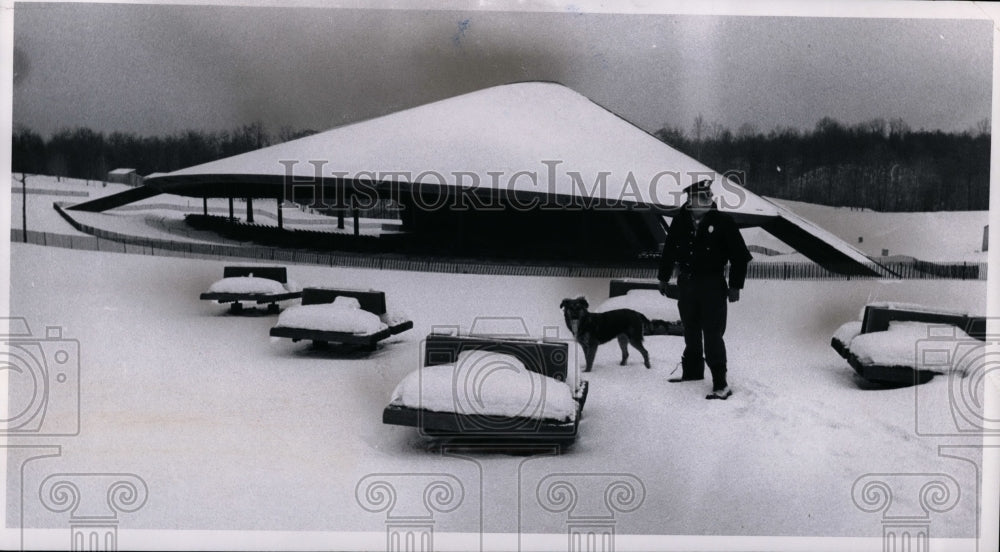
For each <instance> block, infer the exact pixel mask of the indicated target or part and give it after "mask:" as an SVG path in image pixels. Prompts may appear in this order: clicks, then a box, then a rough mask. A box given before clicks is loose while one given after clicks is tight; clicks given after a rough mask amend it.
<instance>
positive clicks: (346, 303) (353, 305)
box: [331, 295, 361, 310]
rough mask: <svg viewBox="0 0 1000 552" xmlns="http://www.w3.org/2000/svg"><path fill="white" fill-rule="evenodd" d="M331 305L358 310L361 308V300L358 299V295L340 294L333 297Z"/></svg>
mask: <svg viewBox="0 0 1000 552" xmlns="http://www.w3.org/2000/svg"><path fill="white" fill-rule="evenodd" d="M331 305H333V306H334V307H336V308H338V309H348V310H357V309H360V308H361V302H360V301H358V299H357V297H347V296H346V295H338V296H337V297H335V298H334V299H333V303H331Z"/></svg>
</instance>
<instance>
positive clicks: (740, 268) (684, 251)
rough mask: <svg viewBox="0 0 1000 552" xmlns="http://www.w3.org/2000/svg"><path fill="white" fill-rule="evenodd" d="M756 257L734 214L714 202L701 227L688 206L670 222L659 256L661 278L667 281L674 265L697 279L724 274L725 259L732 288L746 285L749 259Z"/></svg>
mask: <svg viewBox="0 0 1000 552" xmlns="http://www.w3.org/2000/svg"><path fill="white" fill-rule="evenodd" d="M751 258H753V256H752V255H750V251H748V250H747V246H746V243H745V242H744V241H743V236H742V235H741V234H740V230H739V227H738V226H736V221H734V220H733V217H731V216H729V215H728V214H726V213H723V212H721V211H719V210H718V208H717V207H716V206H715V205H712V207H711V208H710V209H709V211H708V212H706V213H705V216H704V217H703V218H702V219H701V224H700V226H699V227H698V228H695V227H694V221H693V220H692V219H691V213H690V212H688V210H687V209H686V208H685V209H684V210H682V211H681V212H680V213H678V214H677V215H676V216H674V219H673V220H672V221H671V223H670V229H669V230H668V231H667V241H666V243H664V244H663V254H662V255H661V257H660V271H659V279H660V280H662V281H664V282H666V281H667V280H669V279H670V276H671V275H672V274H673V271H674V266H677V267H678V268H679V269H680V273H681V274H682V275H685V274H686V275H688V276H690V277H691V278H693V279H695V280H701V279H708V278H721V277H722V276H723V271H724V270H725V267H726V263H727V262H728V263H730V267H729V288H730V289H743V282H744V280H746V276H747V263H749V262H750V259H751Z"/></svg>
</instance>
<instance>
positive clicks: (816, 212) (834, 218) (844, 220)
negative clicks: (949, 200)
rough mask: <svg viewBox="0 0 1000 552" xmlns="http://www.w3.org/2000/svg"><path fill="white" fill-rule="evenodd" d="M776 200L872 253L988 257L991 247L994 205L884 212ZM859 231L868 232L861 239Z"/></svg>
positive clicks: (944, 258)
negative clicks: (986, 242)
mask: <svg viewBox="0 0 1000 552" xmlns="http://www.w3.org/2000/svg"><path fill="white" fill-rule="evenodd" d="M771 201H774V202H775V203H778V204H779V205H782V206H784V207H787V208H789V209H791V210H792V211H794V212H795V213H796V214H797V215H799V216H801V217H803V218H805V219H808V220H810V221H811V222H814V223H815V224H816V225H818V226H820V227H822V228H825V229H827V230H829V231H830V232H832V233H833V234H835V235H837V237H839V238H840V239H842V240H844V241H846V242H847V243H849V244H852V245H854V246H855V247H857V248H858V249H860V250H861V251H864V252H865V253H866V254H867V255H869V256H881V255H882V250H883V249H888V250H889V255H907V256H910V257H916V258H918V259H921V260H924V261H936V262H961V261H970V262H971V261H976V262H986V252H984V251H983V250H982V248H983V227H984V226H986V225H987V224H989V211H942V212H933V213H880V212H877V211H871V210H860V211H859V210H852V209H849V208H847V207H827V206H825V205H815V204H812V203H802V202H798V201H788V200H784V199H771ZM859 237H860V238H863V241H862V242H861V243H858V238H859ZM760 245H765V246H766V244H764V243H762V244H760ZM776 249H779V248H776ZM785 249H787V246H786V247H785ZM779 250H782V249H779Z"/></svg>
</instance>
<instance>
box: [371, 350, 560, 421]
mask: <svg viewBox="0 0 1000 552" xmlns="http://www.w3.org/2000/svg"><path fill="white" fill-rule="evenodd" d="M390 404H393V405H397V406H405V407H409V408H417V409H426V410H431V411H434V412H454V413H458V414H477V415H486V416H504V417H524V418H535V419H542V420H556V421H569V420H573V419H575V418H576V401H574V400H573V395H572V393H571V391H570V386H569V385H567V384H565V383H563V382H561V381H559V380H556V379H553V378H550V377H547V376H543V375H541V374H537V373H535V372H531V371H529V370H528V369H527V368H525V367H524V364H522V363H521V361H519V360H518V359H517V358H515V357H513V356H511V355H505V354H500V353H495V352H491V351H483V350H472V351H463V352H462V353H460V354H459V355H458V359H457V362H456V363H455V364H442V365H438V366H425V367H423V368H420V369H418V370H415V371H413V372H410V373H409V374H408V375H407V376H406V377H405V378H403V380H402V381H401V382H399V385H397V386H396V389H395V390H394V391H393V392H392V399H391V401H390Z"/></svg>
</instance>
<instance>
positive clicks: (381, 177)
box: [145, 82, 875, 273]
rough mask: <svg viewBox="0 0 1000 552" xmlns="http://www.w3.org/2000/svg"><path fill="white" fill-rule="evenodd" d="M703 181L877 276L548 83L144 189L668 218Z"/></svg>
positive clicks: (799, 243)
mask: <svg viewBox="0 0 1000 552" xmlns="http://www.w3.org/2000/svg"><path fill="white" fill-rule="evenodd" d="M705 178H711V179H712V180H713V184H712V189H713V192H714V193H715V196H716V198H717V204H718V205H719V209H720V210H722V211H726V212H729V213H730V214H732V215H733V216H734V218H736V219H737V221H738V222H739V223H740V224H741V225H743V226H757V225H760V226H762V227H763V228H764V229H765V230H768V231H769V232H771V233H772V234H774V235H775V236H776V237H778V238H779V239H783V240H784V241H786V242H788V243H790V245H791V244H792V243H791V242H793V241H794V242H795V244H796V245H795V246H796V247H797V248H798V249H800V251H802V252H803V253H804V254H806V255H807V256H811V257H813V258H814V260H816V261H817V262H820V263H821V264H824V265H825V266H833V264H837V263H839V264H846V265H849V266H853V267H854V268H855V269H856V270H855V271H860V272H862V273H872V272H875V271H873V270H870V269H863V270H857V269H860V265H864V266H866V267H868V266H871V265H872V262H871V260H870V259H868V258H867V257H866V256H865V255H864V254H863V253H861V252H860V251H858V250H857V249H855V248H853V247H852V246H850V245H849V244H847V243H845V242H843V241H842V240H839V239H837V238H836V237H834V236H832V235H830V234H829V233H826V232H822V231H818V230H819V229H818V228H816V227H815V226H813V225H810V224H808V222H807V221H804V220H803V219H801V218H800V217H797V216H796V215H794V214H793V213H790V212H789V211H788V210H787V209H785V208H784V207H781V206H778V205H776V204H774V203H772V202H770V201H767V200H766V199H764V198H762V197H760V196H757V195H756V194H753V193H751V192H750V191H748V190H746V189H745V188H743V187H742V186H740V185H739V184H738V183H736V181H735V180H733V179H730V178H728V177H727V176H726V175H724V174H720V173H718V172H716V171H713V170H712V169H710V168H709V167H707V166H705V165H703V164H702V163H700V162H698V161H697V160H695V159H693V158H692V157H690V156H688V155H685V154H683V153H681V152H680V151H678V150H676V149H674V148H672V147H670V146H669V145H667V144H665V143H663V142H662V141H660V140H658V139H657V138H656V137H654V136H652V135H650V134H649V133H647V132H645V131H643V130H642V129H640V128H638V127H636V126H635V125H633V124H631V123H629V122H628V121H626V120H624V119H622V118H621V117H619V116H618V115H616V114H614V113H612V112H611V111H608V110H607V109H605V108H603V107H601V106H599V105H597V104H596V103H594V102H593V101H591V100H589V99H588V98H586V97H585V96H583V95H581V94H579V93H577V92H575V91H573V90H571V89H569V88H567V87H565V86H563V85H560V84H556V83H549V82H521V83H514V84H507V85H502V86H495V87H492V88H486V89H483V90H478V91H475V92H471V93H468V94H463V95H460V96H456V97H453V98H448V99H445V100H441V101H437V102H433V103H429V104H425V105H421V106H418V107H414V108H410V109H406V110H403V111H399V112H396V113H391V114H388V115H384V116H381V117H377V118H374V119H370V120H366V121H361V122H357V123H353V124H348V125H345V126H341V127H338V128H334V129H332V130H328V131H325V132H321V133H318V134H314V135H312V136H307V137H304V138H300V139H297V140H292V141H289V142H285V143H282V144H277V145H274V146H270V147H266V148H262V149H259V150H256V151H252V152H248V153H244V154H241V155H236V156H233V157H228V158H225V159H220V160H217V161H212V162H209V163H204V164H201V165H196V166H193V167H188V168H185V169H181V170H177V171H174V172H171V173H167V174H162V175H156V176H153V177H150V178H147V179H146V181H145V184H146V185H147V186H151V187H153V188H155V189H157V190H158V191H160V192H163V193H173V194H179V195H189V196H194V197H206V196H207V197H277V198H286V197H288V195H287V194H286V191H288V190H291V188H290V187H289V186H292V185H294V186H298V187H301V186H303V185H304V184H308V183H311V184H312V185H314V186H315V185H316V184H322V187H331V186H333V187H336V186H340V187H342V188H353V189H357V188H358V187H359V186H360V185H361V184H363V183H365V182H367V183H368V185H369V186H371V187H373V188H376V189H377V190H378V193H379V194H381V195H383V196H386V195H389V196H392V195H393V194H396V193H421V194H424V193H431V194H444V195H450V196H456V195H461V194H473V195H477V196H479V197H482V196H489V195H492V196H494V197H495V196H496V195H497V194H501V195H504V197H506V198H515V200H516V201H518V202H521V203H522V204H523V202H525V201H538V200H541V201H542V202H550V204H551V202H554V203H555V204H557V205H567V204H570V205H579V204H582V205H586V206H591V207H593V206H594V205H605V204H610V205H618V206H621V205H629V206H635V207H649V208H653V209H656V210H661V211H663V212H664V213H665V214H668V215H670V214H673V213H674V212H676V210H677V209H678V208H679V207H680V206H681V205H682V204H683V202H684V199H685V196H684V194H683V189H684V188H685V187H687V186H688V185H690V184H692V183H693V182H696V181H699V180H703V179H705ZM289 199H290V198H289ZM779 220H780V222H781V224H777V225H775V224H768V223H769V222H775V221H779ZM783 236H784V237H783ZM786 238H790V240H791V241H790V240H789V239H786ZM803 247H805V248H806V249H805V250H803ZM811 253H812V254H811Z"/></svg>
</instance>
